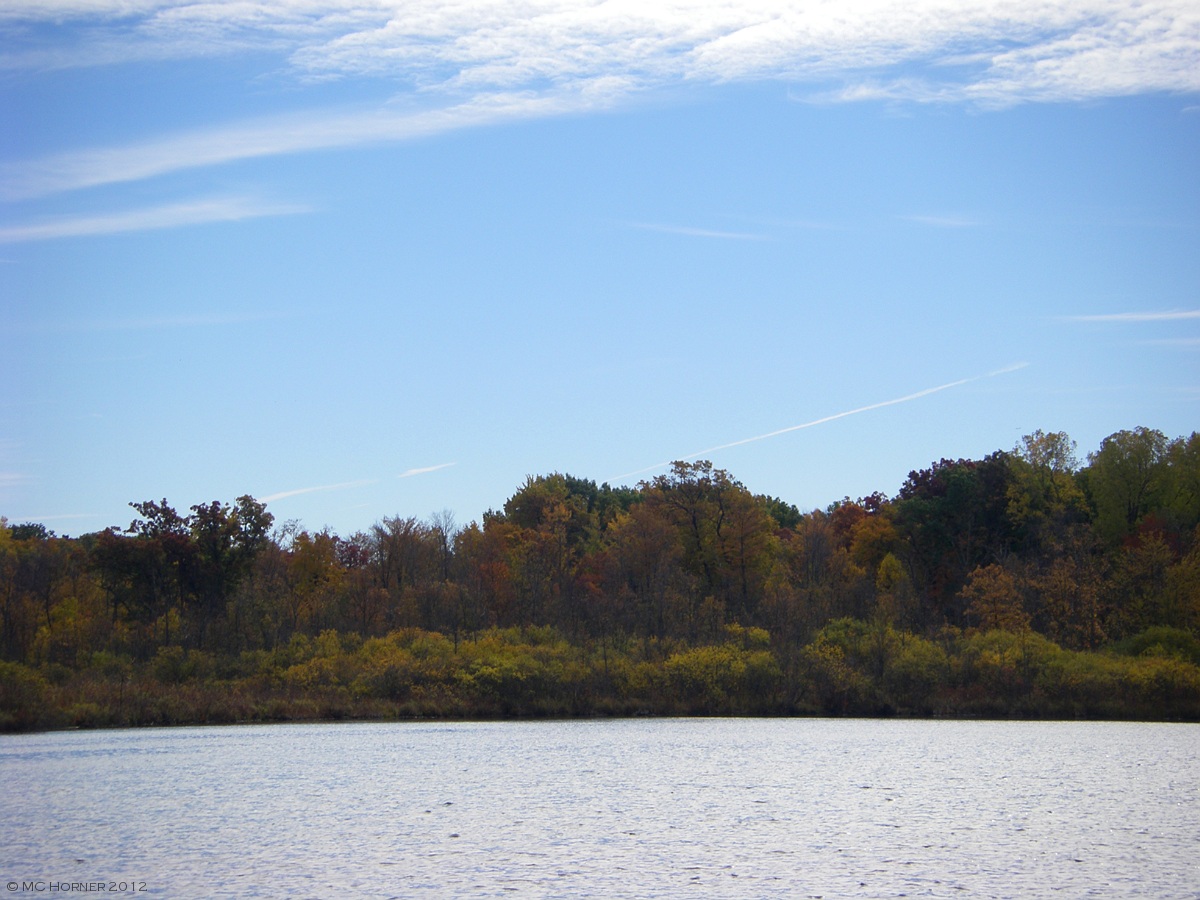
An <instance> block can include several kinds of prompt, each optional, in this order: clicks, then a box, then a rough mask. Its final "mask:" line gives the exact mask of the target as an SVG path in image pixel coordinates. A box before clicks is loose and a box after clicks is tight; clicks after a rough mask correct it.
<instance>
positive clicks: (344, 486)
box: [258, 478, 379, 503]
mask: <svg viewBox="0 0 1200 900" xmlns="http://www.w3.org/2000/svg"><path fill="white" fill-rule="evenodd" d="M378 481H379V480H378V479H376V478H368V479H364V480H362V481H343V482H340V483H338V484H322V485H318V486H317V487H303V488H295V489H294V490H290V491H280V492H279V493H277V494H269V495H268V496H266V497H259V498H258V500H259V502H260V503H274V502H275V501H276V500H283V499H286V498H287V497H298V496H300V495H301V494H316V493H319V492H321V491H344V490H349V489H350V488H358V487H366V486H367V485H371V484H377V483H378Z"/></svg>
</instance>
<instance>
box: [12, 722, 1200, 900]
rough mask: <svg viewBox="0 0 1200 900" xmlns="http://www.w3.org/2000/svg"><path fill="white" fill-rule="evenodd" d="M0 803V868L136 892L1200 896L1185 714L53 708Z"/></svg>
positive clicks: (1190, 733)
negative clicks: (915, 716)
mask: <svg viewBox="0 0 1200 900" xmlns="http://www.w3.org/2000/svg"><path fill="white" fill-rule="evenodd" d="M0 813H2V814H3V818H2V821H0V883H5V884H7V883H8V882H11V881H16V882H18V883H20V882H22V881H32V880H36V879H40V880H42V881H47V882H48V881H50V880H53V881H56V882H58V883H72V882H99V881H106V882H107V881H109V880H113V881H121V880H124V881H126V882H129V881H134V882H144V884H145V887H146V888H147V891H146V893H145V894H144V895H143V896H151V895H153V896H165V897H285V896H286V897H348V896H357V895H361V896H371V897H414V896H430V897H454V896H458V897H514V896H519V897H679V896H693V897H712V896H720V897H747V898H750V897H755V898H757V897H801V898H803V897H826V898H831V897H900V896H908V897H967V896H970V897H1022V898H1024V897H1071V898H1074V897H1085V896H1092V897H1155V898H1169V897H1192V898H1200V726H1196V725H1170V724H1145V723H1065V722H1063V723H1059V722H1042V723H1012V722H929V721H875V720H829V719H658V720H619V721H582V722H534V723H525V722H488V723H444V724H419V723H389V724H328V725H270V726H242V727H228V728H211V727H210V728H166V729H142V730H128V731H94V732H59V733H51V734H38V735H18V736H7V737H4V738H2V739H0ZM10 895H17V896H19V895H20V894H19V893H18V894H10Z"/></svg>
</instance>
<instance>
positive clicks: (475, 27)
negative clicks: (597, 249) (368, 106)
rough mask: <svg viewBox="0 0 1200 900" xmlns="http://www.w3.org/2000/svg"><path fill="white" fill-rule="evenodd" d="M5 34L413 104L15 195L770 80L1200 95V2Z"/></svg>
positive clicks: (907, 93) (124, 10)
mask: <svg viewBox="0 0 1200 900" xmlns="http://www.w3.org/2000/svg"><path fill="white" fill-rule="evenodd" d="M32 26H36V27H32ZM0 39H3V40H5V42H6V53H5V56H4V60H5V61H4V62H0V66H3V67H7V68H9V69H15V68H21V67H25V68H32V67H38V68H44V67H48V66H70V65H95V64H100V63H105V62H116V61H129V60H136V59H151V58H152V59H163V58H171V57H180V58H182V57H199V56H206V55H216V54H231V53H241V52H246V51H251V50H253V51H255V52H258V53H262V52H263V51H267V52H270V53H272V54H275V58H276V59H282V60H285V62H284V63H282V66H283V68H284V70H285V71H286V72H290V73H291V74H292V75H293V76H294V77H296V78H298V79H299V80H300V81H304V80H306V79H329V78H333V79H338V78H352V77H353V78H372V79H382V80H384V81H385V82H389V83H391V84H394V85H395V86H396V87H397V89H398V90H399V91H401V92H402V95H403V96H404V97H405V98H407V100H408V101H409V103H410V107H411V108H410V110H409V111H407V112H399V113H397V112H395V111H394V110H389V109H381V110H378V111H373V112H367V113H349V114H348V113H328V114H314V115H311V116H308V117H304V118H293V119H290V120H274V121H268V122H264V123H258V124H249V125H241V126H231V127H225V128H216V129H213V130H210V131H206V132H197V133H191V134H186V135H177V136H173V137H167V138H164V139H161V140H158V141H151V142H147V143H143V144H138V145H132V146H127V147H114V148H107V149H97V150H92V151H88V152H76V153H70V154H64V155H60V156H56V157H50V158H47V159H43V160H38V161H32V162H26V163H23V164H20V165H18V166H16V167H15V168H14V167H10V168H9V170H8V171H6V172H3V173H0V193H2V194H4V195H7V196H8V197H10V198H19V197H28V196H37V195H40V194H48V193H53V192H56V191H63V190H71V189H74V188H81V187H87V186H90V185H99V184H108V183H114V182H120V181H133V180H137V179H143V178H149V177H152V176H155V175H160V174H163V173H166V172H172V171H177V170H179V169H185V168H191V167H196V166H207V165H215V164H219V163H224V162H229V161H232V160H237V159H247V158H252V157H263V156H270V155H276V154H282V153H294V152H299V151H304V150H313V149H318V148H329V147H345V146H351V145H357V144H363V143H368V142H372V141H390V140H405V139H411V138H414V137H419V136H421V135H427V134H433V133H437V132H441V131H446V130H448V129H452V128H462V127H468V126H471V125H484V124H490V123H495V122H498V121H502V120H506V119H512V118H520V117H528V116H538V115H553V114H560V113H567V112H577V111H586V110H592V109H596V108H597V107H602V106H611V105H612V104H613V103H615V102H618V101H620V100H622V99H628V98H630V97H632V96H633V95H636V94H639V93H643V92H646V91H651V90H654V89H656V88H663V87H672V86H675V87H678V86H681V85H687V84H719V83H723V82H729V81H752V80H766V79H773V80H779V81H786V82H790V83H794V84H802V85H805V86H806V90H810V91H811V97H812V98H813V99H819V98H824V99H825V100H827V101H838V102H846V101H854V100H869V99H895V100H903V101H909V102H970V103H976V104H980V105H984V106H1004V105H1010V104H1013V103H1019V102H1026V101H1064V100H1080V99H1087V98H1094V97H1106V96H1122V95H1129V94H1136V93H1145V92H1160V91H1174V92H1182V93H1195V92H1197V91H1200V5H1198V4H1197V3H1196V2H1195V0H1073V2H1071V3H1063V2H1053V0H739V2H729V0H660V2H650V0H641V2H635V0H521V2H512V0H459V2H446V0H225V2H222V0H195V2H192V0H171V2H167V0H10V2H8V3H6V4H5V5H4V6H3V8H2V9H0ZM418 107H419V108H418Z"/></svg>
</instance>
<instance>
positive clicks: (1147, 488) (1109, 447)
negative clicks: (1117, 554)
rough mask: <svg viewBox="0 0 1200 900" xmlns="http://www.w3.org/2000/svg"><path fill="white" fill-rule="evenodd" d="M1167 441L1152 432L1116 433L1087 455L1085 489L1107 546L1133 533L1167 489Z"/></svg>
mask: <svg viewBox="0 0 1200 900" xmlns="http://www.w3.org/2000/svg"><path fill="white" fill-rule="evenodd" d="M1167 447H1168V444H1167V438H1166V436H1165V435H1164V434H1163V433H1162V432H1161V431H1157V430H1154V429H1151V428H1142V427H1138V428H1135V429H1133V430H1132V431H1118V432H1117V433H1116V434H1110V435H1109V436H1108V437H1106V438H1105V439H1104V440H1103V441H1101V442H1100V449H1099V450H1097V451H1096V452H1095V453H1091V454H1089V455H1088V463H1089V466H1088V470H1087V479H1086V480H1087V486H1088V490H1089V492H1090V494H1091V500H1092V503H1093V505H1094V506H1095V509H1096V528H1097V530H1098V531H1099V532H1100V534H1101V536H1102V537H1103V538H1104V539H1105V540H1107V541H1109V542H1110V543H1118V542H1119V541H1120V540H1121V539H1122V538H1124V537H1126V536H1128V535H1130V534H1132V533H1133V531H1134V529H1135V528H1136V527H1137V524H1138V522H1139V521H1140V520H1141V519H1142V517H1143V516H1145V515H1146V514H1147V513H1149V512H1150V511H1151V510H1153V509H1156V508H1157V507H1158V505H1159V504H1160V503H1161V501H1162V499H1163V495H1164V492H1165V489H1166V478H1165V476H1166V471H1165V470H1166V466H1165V462H1166V455H1167Z"/></svg>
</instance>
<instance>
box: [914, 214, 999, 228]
mask: <svg viewBox="0 0 1200 900" xmlns="http://www.w3.org/2000/svg"><path fill="white" fill-rule="evenodd" d="M899 218H901V219H904V220H905V221H906V222H915V223H916V224H918V225H928V226H930V227H931V228H975V227H976V226H978V225H979V224H980V223H979V221H978V220H977V219H973V218H970V217H969V216H954V215H941V216H900V217H899Z"/></svg>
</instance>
